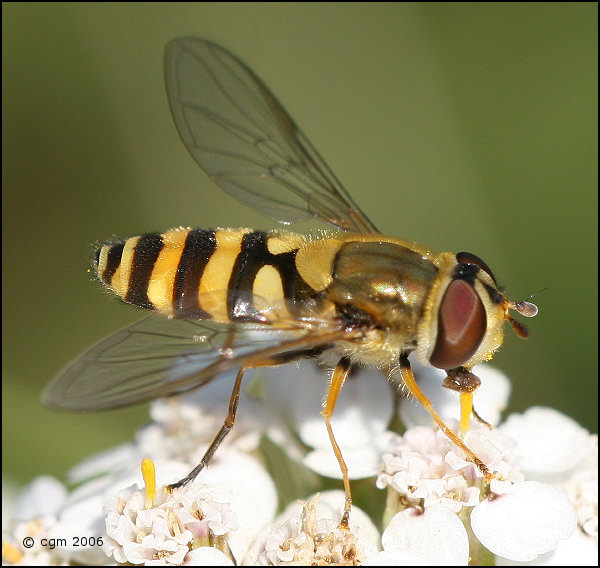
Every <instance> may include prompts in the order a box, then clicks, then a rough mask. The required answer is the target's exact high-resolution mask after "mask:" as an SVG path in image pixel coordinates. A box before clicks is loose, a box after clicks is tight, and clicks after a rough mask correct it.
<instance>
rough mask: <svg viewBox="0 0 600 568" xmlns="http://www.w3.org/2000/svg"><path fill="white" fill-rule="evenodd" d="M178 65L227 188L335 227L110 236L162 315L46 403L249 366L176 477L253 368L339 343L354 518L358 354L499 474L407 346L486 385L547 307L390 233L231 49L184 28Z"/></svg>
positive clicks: (151, 387)
mask: <svg viewBox="0 0 600 568" xmlns="http://www.w3.org/2000/svg"><path fill="white" fill-rule="evenodd" d="M165 64H166V65H165V70H166V85H167V92H168V98H169V101H170V106H171V111H172V114H173V117H174V120H175V124H176V125H177V128H178V130H179V134H180V135H181V138H182V139H183V141H184V143H185V145H186V146H187V148H188V150H189V151H190V152H191V154H192V156H193V158H194V159H195V160H196V162H198V164H199V165H200V166H201V167H202V168H203V169H204V170H205V171H206V173H207V174H208V175H209V176H210V177H211V178H212V179H213V180H214V181H215V182H216V183H217V185H219V186H220V187H221V188H222V189H224V190H225V191H226V192H227V193H229V194H231V195H233V196H234V197H236V198H238V199H239V200H240V201H242V202H244V203H246V204H247V205H249V206H251V207H254V208H256V209H258V210H259V211H261V212H263V213H264V214H266V215H267V216H268V217H270V218H271V219H273V220H275V221H278V222H280V223H282V224H284V225H287V224H291V223H294V222H297V221H301V220H306V219H311V218H312V219H317V220H320V221H324V222H326V223H327V224H328V225H330V226H332V227H333V228H334V229H336V231H335V232H329V233H326V234H321V235H320V236H305V235H300V234H296V233H292V232H287V231H283V230H272V231H268V232H260V231H254V230H250V229H217V230H211V229H187V228H177V229H173V230H170V231H167V232H165V233H162V234H158V233H153V234H147V235H142V236H136V237H132V238H129V239H126V240H123V241H113V242H109V243H106V244H104V245H102V246H101V247H100V248H99V249H98V250H97V251H96V256H95V261H94V264H95V268H96V271H97V274H98V277H99V278H100V280H101V281H102V282H103V283H104V284H105V285H106V287H107V288H109V289H110V290H111V291H112V292H114V293H115V294H116V295H117V296H119V297H120V298H122V299H123V300H124V301H125V302H128V303H130V304H133V305H135V306H139V307H141V308H145V309H147V310H153V311H154V312H157V314H158V315H151V316H148V317H146V318H144V319H142V320H141V321H138V322H136V323H134V324H132V325H129V326H128V327H125V328H124V329H122V330H120V331H118V332H116V333H114V334H112V335H110V336H108V337H107V338H105V339H104V340H102V341H100V343H98V344H97V345H95V346H94V347H92V348H91V349H89V350H88V351H87V352H86V353H84V354H83V355H82V356H80V357H79V358H78V359H77V360H75V361H74V362H73V363H72V364H71V365H70V366H69V367H67V368H66V369H65V370H64V371H63V372H62V373H61V374H60V375H59V376H58V377H57V378H56V379H55V381H54V382H53V383H52V384H51V386H50V387H49V389H48V390H47V392H46V393H45V402H46V403H47V404H48V405H50V406H53V407H57V408H61V409H69V410H95V409H108V408H117V407H121V406H126V405H130V404H134V403H139V402H143V401H148V400H151V399H154V398H159V397H165V396H169V395H176V394H180V393H184V392H186V391H189V390H191V389H195V388H197V387H200V386H202V385H205V384H207V383H209V382H210V381H211V380H212V379H213V378H214V377H215V376H216V375H218V374H219V373H221V372H223V371H225V370H227V369H232V368H236V369H238V373H237V377H236V380H235V384H234V387H233V390H232V394H231V402H230V407H229V412H228V414H227V417H226V419H225V421H224V423H223V426H222V427H221V429H220V431H219V432H218V433H217V435H216V437H215V438H214V440H213V442H212V443H211V445H210V446H209V448H208V450H207V451H206V454H205V455H204V457H203V459H202V461H201V462H200V464H199V465H198V466H197V467H196V468H195V469H194V470H192V471H191V472H190V474H189V475H188V476H186V477H185V478H183V479H182V480H180V481H179V482H177V483H175V484H173V485H172V486H170V488H175V487H179V486H181V485H184V484H185V483H187V482H189V481H191V480H192V479H194V478H195V476H196V475H197V474H198V473H199V472H200V471H201V470H202V469H203V468H204V467H205V466H206V464H207V463H208V462H209V461H210V459H211V457H212V456H213V454H214V453H215V451H216V449H217V447H218V446H219V444H220V443H221V442H222V440H223V439H224V438H225V436H226V435H227V433H228V432H229V430H230V429H231V427H232V426H233V424H234V421H235V414H236V409H237V401H238V398H239V392H240V388H241V382H242V378H243V376H244V373H245V372H246V371H248V370H249V369H255V368H258V367H265V366H277V365H281V364H284V363H288V362H290V361H293V360H297V359H299V358H302V357H314V358H318V357H320V356H323V354H324V353H326V352H327V353H328V356H329V355H331V353H332V352H333V353H334V354H335V355H336V357H337V358H336V361H337V364H335V367H334V369H333V372H332V374H331V381H330V384H329V390H328V394H327V396H326V400H325V402H324V406H323V410H322V412H321V414H322V416H323V419H324V421H325V425H326V427H327V430H328V433H329V438H330V441H331V444H332V447H333V450H334V453H335V455H336V458H337V460H338V462H339V465H340V469H341V471H342V474H343V482H344V489H345V495H346V501H345V507H344V516H343V518H342V522H341V525H342V526H346V527H347V525H348V518H349V512H350V505H351V493H350V483H349V478H348V472H347V468H346V465H345V463H344V459H343V457H342V454H341V451H340V449H339V447H338V445H337V443H336V441H335V437H334V434H333V431H332V429H331V424H330V419H331V416H332V414H333V410H334V407H335V403H336V399H337V396H338V394H339V391H340V389H341V388H342V385H343V383H344V381H345V380H346V378H347V377H348V375H349V373H350V372H351V371H352V369H353V368H354V367H356V366H360V365H368V366H375V367H378V368H380V369H382V370H383V371H384V372H385V373H387V374H388V376H390V377H392V375H394V374H398V375H399V377H400V378H401V382H403V384H404V385H405V386H406V387H407V389H408V391H410V393H412V395H413V396H415V397H416V398H417V399H418V400H419V401H420V402H421V403H422V404H423V405H424V406H425V407H426V408H427V410H428V411H429V412H430V413H431V415H432V417H433V418H434V420H435V421H436V422H437V424H438V425H439V427H440V428H441V429H442V430H443V431H444V432H445V433H446V434H447V435H448V436H449V437H450V438H451V439H452V441H453V442H454V443H455V444H456V445H458V446H459V447H460V448H461V449H462V450H463V452H464V453H465V454H466V456H467V459H469V460H471V461H472V462H473V463H475V464H476V465H477V466H478V467H479V468H480V469H481V470H482V472H483V473H484V474H485V475H486V476H489V477H491V473H490V472H489V470H488V469H487V467H486V466H485V464H484V463H483V462H482V461H481V460H480V459H479V458H478V457H477V456H476V455H475V454H474V453H473V452H472V451H471V450H469V449H468V448H467V447H466V446H465V445H464V444H463V442H462V441H461V439H460V438H459V437H458V436H457V435H456V434H454V432H452V430H450V429H449V428H448V427H447V426H446V425H445V424H444V422H443V421H442V419H441V418H440V417H439V415H438V414H437V413H436V411H435V410H434V409H433V407H432V405H431V403H430V402H429V400H428V399H427V398H426V397H425V395H424V394H423V393H422V392H421V390H420V388H419V386H418V385H417V383H416V382H415V379H414V377H413V374H412V371H411V367H410V363H409V361H408V355H409V354H410V353H414V354H415V355H416V357H417V359H418V360H419V361H420V362H421V363H423V364H425V365H432V366H434V367H437V368H440V369H443V370H445V371H447V374H448V378H447V379H446V383H445V386H449V387H450V388H454V389H456V390H459V391H460V392H461V393H469V392H471V391H472V390H474V388H476V387H477V385H478V384H479V380H478V379H477V377H475V376H474V375H473V374H471V373H470V369H471V368H472V367H473V366H474V365H475V364H477V363H479V362H481V361H484V360H488V359H490V358H491V357H492V354H493V353H494V351H495V350H496V349H497V348H498V347H499V346H500V345H501V343H502V341H503V324H504V322H505V321H508V322H510V323H511V324H512V326H513V328H514V330H515V331H516V333H517V334H518V335H519V336H521V337H523V338H525V337H527V330H526V329H525V327H524V326H523V325H522V324H520V323H518V322H517V321H516V320H514V319H513V318H512V317H511V316H510V315H509V313H508V312H509V310H515V311H517V312H518V313H520V314H521V315H523V316H526V317H532V316H534V315H535V314H536V312H537V308H536V307H535V306H534V305H533V304H531V303H530V302H527V301H523V302H513V301H510V300H509V299H508V298H507V297H506V296H505V295H504V294H503V293H502V292H501V291H500V289H499V288H498V285H497V283H496V280H495V278H494V275H493V274H492V271H491V270H490V268H489V267H488V265H487V264H486V263H485V262H483V261H482V260H481V259H480V258H478V257H477V256H475V255H474V254H470V253H465V252H461V253H458V254H453V253H441V254H438V253H434V252H433V251H431V250H429V249H428V248H426V247H423V246H421V245H418V244H415V243H411V242H408V241H404V240H401V239H397V238H392V237H387V236H384V235H382V234H380V233H378V232H377V230H376V229H375V226H374V225H373V223H372V222H371V221H370V220H369V219H368V218H367V216H366V215H365V214H364V213H363V212H362V211H361V210H360V209H359V208H358V207H357V205H356V204H355V203H354V201H353V200H352V198H351V197H350V195H349V194H348V193H347V192H346V190H345V189H344V187H343V186H342V185H341V183H340V182H339V181H338V179H337V178H336V177H335V175H334V174H333V172H332V171H331V170H330V169H329V168H328V166H327V165H326V164H325V162H324V161H323V160H322V159H321V157H320V156H319V154H318V153H317V152H316V150H315V149H314V148H313V146H312V145H311V143H310V142H309V141H308V139H307V138H306V137H305V136H304V134H303V133H302V132H301V131H300V129H299V128H298V127H297V126H296V124H295V123H294V121H293V120H292V119H291V118H290V116H289V115H288V113H287V112H286V111H285V110H284V109H283V107H282V106H281V104H280V103H279V102H278V101H277V99H276V98H275V97H274V96H273V95H272V93H271V92H270V91H269V89H268V88H267V87H266V86H265V85H264V84H263V83H262V81H261V80H260V79H259V78H258V77H257V76H256V75H255V74H254V73H253V72H252V71H251V70H250V69H249V68H248V67H247V66H246V65H245V64H244V63H243V62H242V61H240V60H239V59H238V58H237V57H235V56H234V55H232V54H231V53H229V52H228V51H226V50H225V49H223V48H222V47H220V46H218V45H216V44H214V43H211V42H209V41H206V40H202V39H196V38H187V37H184V38H177V39H175V40H173V41H171V42H170V43H169V44H168V46H167V48H166V55H165ZM165 316H166V317H165ZM256 329H263V330H270V331H274V332H276V333H269V334H260V333H258V334H256V333H255V332H254V330H256ZM253 334H254V335H255V336H256V337H253ZM186 357H190V358H191V359H190V360H193V365H188V366H187V367H182V368H180V369H179V370H178V369H177V363H176V362H177V361H181V360H182V359H185V358H186ZM182 369H183V370H182ZM473 412H474V411H473ZM470 413H471V412H470V410H469V412H468V414H469V415H470Z"/></svg>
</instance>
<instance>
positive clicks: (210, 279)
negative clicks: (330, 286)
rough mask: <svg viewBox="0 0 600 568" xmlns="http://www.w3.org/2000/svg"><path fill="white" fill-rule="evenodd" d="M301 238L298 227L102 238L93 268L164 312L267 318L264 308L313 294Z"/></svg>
mask: <svg viewBox="0 0 600 568" xmlns="http://www.w3.org/2000/svg"><path fill="white" fill-rule="evenodd" d="M304 242H306V238H305V237H303V236H301V235H296V234H294V233H275V232H274V233H264V232H258V231H251V230H250V229H218V230H210V229H187V228H178V229H173V230H171V231H168V232H166V233H162V234H159V233H151V234H147V235H142V236H137V237H131V238H129V239H127V240H126V241H116V242H112V243H107V244H104V245H103V246H102V247H100V248H99V249H98V250H97V251H96V270H97V272H98V276H99V277H100V279H101V280H102V282H103V283H104V284H105V285H106V286H107V287H108V288H109V289H110V290H112V291H113V292H114V293H115V294H117V295H118V296H120V297H121V298H122V299H123V300H125V301H126V302H128V303H130V304H134V305H136V306H139V307H142V308H146V309H151V310H156V311H158V312H160V313H163V314H165V315H167V316H173V317H182V318H201V319H213V320H215V321H220V322H231V321H244V322H259V323H270V322H269V321H268V319H266V318H265V315H264V314H265V310H268V309H269V308H270V307H271V306H278V309H279V314H280V315H281V309H286V310H287V309H288V307H290V306H293V305H301V303H302V301H303V300H305V299H306V298H307V297H309V296H310V295H311V293H312V289H311V288H310V287H309V286H308V285H307V284H306V283H305V282H304V280H303V279H302V278H301V277H300V275H299V274H298V271H297V270H296V267H295V256H296V252H297V250H298V247H300V246H302V244H303V243H304ZM284 306H287V307H285V308H284Z"/></svg>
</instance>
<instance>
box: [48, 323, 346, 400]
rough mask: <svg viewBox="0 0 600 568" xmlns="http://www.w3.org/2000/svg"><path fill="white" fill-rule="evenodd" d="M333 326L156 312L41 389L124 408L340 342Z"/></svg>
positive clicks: (340, 334) (57, 397) (106, 340)
mask: <svg viewBox="0 0 600 568" xmlns="http://www.w3.org/2000/svg"><path fill="white" fill-rule="evenodd" d="M344 335H345V332H344V331H343V330H341V329H340V328H339V327H337V328H336V327H335V326H334V325H333V324H331V325H329V326H326V327H323V328H320V329H319V330H317V331H315V332H311V333H307V330H306V329H304V330H302V329H300V328H299V329H298V330H297V331H295V332H294V331H285V332H282V331H271V330H270V329H269V328H268V327H266V326H263V327H262V328H260V329H247V330H245V331H241V330H240V329H238V328H236V327H235V326H233V325H229V326H224V325H219V324H215V323H212V322H207V321H198V320H184V319H180V320H177V319H174V320H168V319H166V318H165V317H164V316H161V315H157V314H153V315H151V316H148V317H145V318H144V319H142V320H139V321H137V322H135V323H133V324H131V325H128V326H126V327H124V328H123V329H121V330H119V331H117V332H115V333H113V334H111V335H109V336H107V337H106V338H104V339H103V340H101V341H100V342H99V343H97V344H96V345H94V346H93V347H91V348H90V349H88V350H87V351H86V352H85V353H83V355H81V356H80V357H79V358H78V359H76V360H75V361H74V362H73V363H71V364H70V365H69V366H68V367H67V368H66V369H65V370H64V371H62V373H60V374H59V375H58V377H57V378H56V379H55V380H54V382H53V383H52V384H51V385H50V386H49V388H48V389H47V390H46V392H45V393H44V396H43V398H44V403H45V404H46V405H48V406H51V407H55V408H59V409H63V410H100V409H109V408H119V407H122V406H128V405H131V404H136V403H139V402H144V401H148V400H152V399H154V398H160V397H163V396H168V395H173V394H179V393H182V392H186V391H188V390H191V389H194V388H197V387H199V386H202V385H204V384H207V383H209V382H210V381H211V380H212V379H213V378H214V377H215V376H216V375H218V374H219V373H222V372H223V371H226V370H228V369H231V368H234V367H240V366H242V365H246V366H252V365H251V363H252V361H257V360H259V359H263V360H264V359H265V358H276V357H277V356H278V355H283V354H286V353H293V352H295V351H298V352H301V351H305V350H307V349H314V348H317V347H320V346H324V345H327V344H328V343H331V342H333V341H336V340H338V339H341V338H342V337H343V336H344Z"/></svg>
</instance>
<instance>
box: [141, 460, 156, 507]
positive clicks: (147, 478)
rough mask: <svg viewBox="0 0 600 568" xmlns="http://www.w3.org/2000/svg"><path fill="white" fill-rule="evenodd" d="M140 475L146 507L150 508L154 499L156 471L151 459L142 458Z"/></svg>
mask: <svg viewBox="0 0 600 568" xmlns="http://www.w3.org/2000/svg"><path fill="white" fill-rule="evenodd" d="M142 477H143V478H144V485H145V486H146V503H145V505H144V506H145V508H146V509H152V507H154V502H155V501H156V472H155V470H154V462H153V461H152V460H151V459H148V458H144V459H143V460H142Z"/></svg>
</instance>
